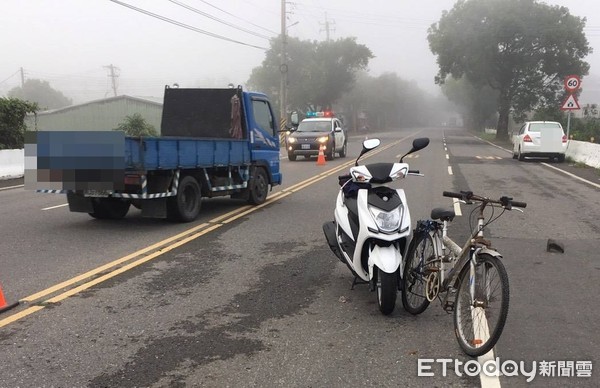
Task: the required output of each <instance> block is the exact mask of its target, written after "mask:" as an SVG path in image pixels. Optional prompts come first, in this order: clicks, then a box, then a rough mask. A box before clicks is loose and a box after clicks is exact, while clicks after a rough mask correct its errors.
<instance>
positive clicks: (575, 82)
mask: <svg viewBox="0 0 600 388" xmlns="http://www.w3.org/2000/svg"><path fill="white" fill-rule="evenodd" d="M580 87H581V78H579V76H578V75H568V76H566V77H565V90H566V91H567V92H569V93H573V92H575V91H576V90H578V89H579V88H580ZM577 109H579V108H577Z"/></svg>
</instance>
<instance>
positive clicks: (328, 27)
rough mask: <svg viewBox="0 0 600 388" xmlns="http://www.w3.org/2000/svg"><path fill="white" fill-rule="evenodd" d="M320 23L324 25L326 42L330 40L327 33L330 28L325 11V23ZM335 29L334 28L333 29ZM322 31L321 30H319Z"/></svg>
mask: <svg viewBox="0 0 600 388" xmlns="http://www.w3.org/2000/svg"><path fill="white" fill-rule="evenodd" d="M332 23H333V24H335V21H333V22H332ZM320 24H324V25H325V36H326V37H327V40H326V42H329V40H330V35H329V31H330V30H331V29H332V28H331V26H330V25H329V19H328V18H327V12H325V23H320ZM333 30H334V31H335V28H334V29H333ZM321 31H323V30H321Z"/></svg>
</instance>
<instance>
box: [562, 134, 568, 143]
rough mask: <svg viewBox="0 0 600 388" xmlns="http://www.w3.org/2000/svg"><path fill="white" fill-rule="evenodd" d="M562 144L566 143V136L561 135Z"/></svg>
mask: <svg viewBox="0 0 600 388" xmlns="http://www.w3.org/2000/svg"><path fill="white" fill-rule="evenodd" d="M562 142H563V143H566V142H567V135H563V137H562Z"/></svg>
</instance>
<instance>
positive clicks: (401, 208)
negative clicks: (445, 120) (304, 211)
mask: <svg viewBox="0 0 600 388" xmlns="http://www.w3.org/2000/svg"><path fill="white" fill-rule="evenodd" d="M380 143H381V142H380V140H379V139H367V140H365V141H364V142H363V149H362V151H361V153H360V155H359V156H358V158H356V163H355V165H354V167H351V168H350V174H349V175H341V176H339V177H338V179H339V183H340V186H341V188H340V192H339V194H338V196H337V200H336V203H335V212H334V221H329V222H326V223H325V224H323V232H324V233H325V237H326V238H327V243H328V244H329V247H330V248H331V250H332V251H333V253H335V255H336V256H337V257H338V258H339V259H340V260H341V261H342V262H343V263H345V264H346V265H347V266H348V268H350V271H351V272H352V274H353V275H354V282H353V283H352V288H354V286H355V285H356V284H359V283H365V284H366V283H368V284H369V285H370V289H371V291H375V290H377V303H378V305H379V310H380V311H381V312H382V313H383V314H385V315H388V314H391V313H392V311H394V307H395V306H396V296H397V293H398V290H401V289H402V287H401V286H402V284H401V274H402V267H403V265H402V264H403V260H402V257H403V255H404V254H405V252H406V249H407V247H408V242H409V239H410V236H411V220H410V213H409V211H408V205H407V202H406V195H405V194H404V190H402V189H393V188H390V187H387V186H386V185H385V184H387V183H389V182H392V181H395V180H397V179H402V178H405V177H406V176H407V175H419V176H422V175H421V174H420V173H419V171H417V170H409V166H408V164H407V163H403V159H404V157H405V156H406V155H408V154H411V153H413V152H416V151H418V150H421V149H423V148H425V147H427V145H428V144H429V139H428V138H419V139H415V140H414V141H413V145H412V149H411V150H410V151H409V152H407V153H406V154H405V155H404V156H402V158H400V162H399V163H373V164H367V165H361V166H359V165H358V160H359V159H360V157H361V156H362V155H364V154H365V153H367V152H369V151H371V150H373V149H375V148H377V147H378V146H379V145H380Z"/></svg>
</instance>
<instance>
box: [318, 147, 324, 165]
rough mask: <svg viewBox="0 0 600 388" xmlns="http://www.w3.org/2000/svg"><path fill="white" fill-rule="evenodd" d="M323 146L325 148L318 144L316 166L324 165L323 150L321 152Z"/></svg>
mask: <svg viewBox="0 0 600 388" xmlns="http://www.w3.org/2000/svg"><path fill="white" fill-rule="evenodd" d="M323 148H325V146H323V145H320V146H319V157H318V158H317V166H323V165H325V152H323Z"/></svg>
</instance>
